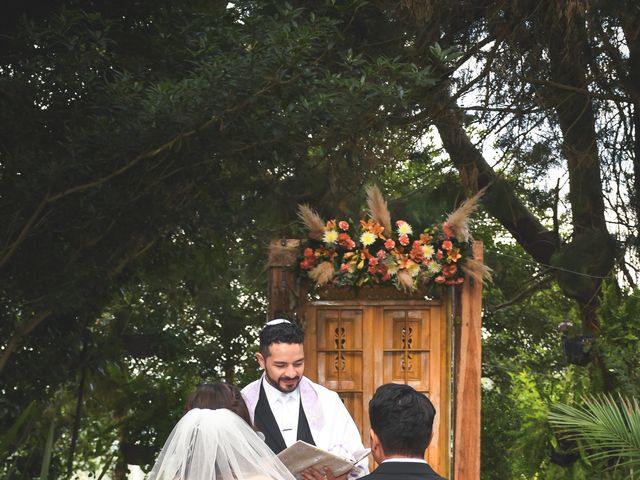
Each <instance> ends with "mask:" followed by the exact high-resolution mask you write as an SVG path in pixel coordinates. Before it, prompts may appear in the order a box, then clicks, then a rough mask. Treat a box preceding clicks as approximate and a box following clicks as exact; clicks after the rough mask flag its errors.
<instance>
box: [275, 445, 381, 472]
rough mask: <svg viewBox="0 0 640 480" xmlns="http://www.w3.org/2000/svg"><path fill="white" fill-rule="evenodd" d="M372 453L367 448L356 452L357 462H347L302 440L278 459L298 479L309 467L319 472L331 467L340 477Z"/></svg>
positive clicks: (281, 453) (282, 452)
mask: <svg viewBox="0 0 640 480" xmlns="http://www.w3.org/2000/svg"><path fill="white" fill-rule="evenodd" d="M370 452H371V449H370V448H365V449H364V450H360V451H358V452H354V454H353V456H354V458H355V460H347V459H345V458H342V457H340V456H338V455H334V454H333V453H329V452H327V451H325V450H322V449H321V448H318V447H314V446H313V445H309V444H308V443H306V442H303V441H302V440H298V441H297V442H296V443H294V444H293V445H291V446H290V447H288V448H286V449H285V450H283V451H281V452H280V453H279V454H278V458H279V459H280V461H281V462H282V463H284V465H285V466H286V467H287V468H288V469H289V471H290V472H291V473H292V474H293V475H294V476H295V477H296V478H300V473H301V472H302V471H303V470H304V469H306V468H309V467H314V468H317V469H318V470H322V469H323V468H324V467H329V468H331V470H332V471H333V474H334V475H335V476H336V477H338V476H340V475H343V474H345V473H347V472H348V471H350V470H351V469H352V468H353V466H354V465H355V464H356V463H358V462H359V461H360V460H362V459H363V458H365V457H366V456H367V455H369V453H370Z"/></svg>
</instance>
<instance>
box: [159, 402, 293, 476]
mask: <svg viewBox="0 0 640 480" xmlns="http://www.w3.org/2000/svg"><path fill="white" fill-rule="evenodd" d="M294 478H295V477H294V476H293V475H292V474H291V473H290V472H289V470H287V468H286V467H285V466H284V465H283V464H282V462H281V461H280V460H279V459H278V458H277V457H276V456H275V454H274V453H273V452H272V451H271V449H270V448H269V447H268V446H267V445H266V444H265V443H264V442H263V441H262V440H261V439H260V438H259V437H258V435H257V434H256V433H255V432H254V431H253V429H252V428H251V427H250V426H249V425H248V424H247V422H245V421H244V420H243V419H242V418H240V417H239V416H238V415H236V414H235V413H233V412H232V411H230V410H227V409H225V408H220V409H217V410H209V409H200V408H194V409H192V410H189V411H188V412H187V413H186V414H185V415H184V416H183V417H182V418H181V419H180V421H179V422H178V423H177V424H176V426H175V427H174V428H173V431H172V432H171V434H170V435H169V438H168V439H167V441H166V443H165V444H164V447H162V451H161V452H160V455H159V456H158V459H157V460H156V464H155V465H154V466H153V469H152V470H151V473H150V474H149V477H148V480H267V479H272V480H294Z"/></svg>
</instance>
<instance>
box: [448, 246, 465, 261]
mask: <svg viewBox="0 0 640 480" xmlns="http://www.w3.org/2000/svg"><path fill="white" fill-rule="evenodd" d="M461 258H462V254H461V253H460V251H459V250H457V249H455V250H451V251H450V252H449V255H447V259H448V260H449V261H450V262H457V261H458V260H460V259H461Z"/></svg>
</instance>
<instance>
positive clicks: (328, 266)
mask: <svg viewBox="0 0 640 480" xmlns="http://www.w3.org/2000/svg"><path fill="white" fill-rule="evenodd" d="M309 276H310V277H311V280H313V281H314V282H316V283H317V284H318V285H319V286H322V285H325V284H327V283H329V282H330V281H331V279H332V278H333V263H331V262H322V263H320V264H319V265H316V266H315V267H313V268H312V269H311V270H309Z"/></svg>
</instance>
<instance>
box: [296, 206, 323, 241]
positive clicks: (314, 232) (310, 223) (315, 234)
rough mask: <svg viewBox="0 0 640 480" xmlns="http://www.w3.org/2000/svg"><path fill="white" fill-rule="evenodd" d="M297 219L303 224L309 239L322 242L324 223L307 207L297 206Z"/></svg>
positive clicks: (316, 213)
mask: <svg viewBox="0 0 640 480" xmlns="http://www.w3.org/2000/svg"><path fill="white" fill-rule="evenodd" d="M298 218H300V220H302V223H304V224H305V226H306V227H307V230H308V231H309V233H308V235H309V238H313V239H314V240H322V236H323V235H324V221H323V220H322V218H321V217H320V215H318V212H316V211H315V210H313V209H312V208H311V207H310V206H309V205H298Z"/></svg>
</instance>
